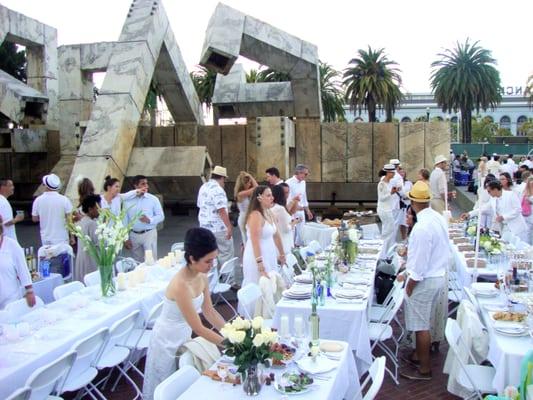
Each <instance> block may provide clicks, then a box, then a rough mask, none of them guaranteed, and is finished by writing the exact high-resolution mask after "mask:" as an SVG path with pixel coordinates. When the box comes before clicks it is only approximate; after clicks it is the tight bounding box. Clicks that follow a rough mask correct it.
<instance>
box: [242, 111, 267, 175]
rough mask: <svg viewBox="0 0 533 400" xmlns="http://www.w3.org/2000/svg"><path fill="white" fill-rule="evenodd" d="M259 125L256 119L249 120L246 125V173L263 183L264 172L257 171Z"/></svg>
mask: <svg viewBox="0 0 533 400" xmlns="http://www.w3.org/2000/svg"><path fill="white" fill-rule="evenodd" d="M256 129H257V123H256V120H255V118H248V121H247V124H246V171H248V172H249V173H250V174H252V175H253V176H255V177H256V178H257V179H258V180H259V181H261V176H262V174H263V173H264V171H260V170H258V169H257V142H256V141H257V131H256Z"/></svg>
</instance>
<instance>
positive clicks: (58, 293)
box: [53, 281, 85, 300]
mask: <svg viewBox="0 0 533 400" xmlns="http://www.w3.org/2000/svg"><path fill="white" fill-rule="evenodd" d="M83 288H85V285H84V284H83V283H81V282H80V281H72V282H69V283H65V284H63V285H60V286H56V287H55V288H54V292H53V293H54V300H59V299H61V298H63V297H65V296H68V295H69V294H71V293H74V292H78V291H80V290H82V289H83Z"/></svg>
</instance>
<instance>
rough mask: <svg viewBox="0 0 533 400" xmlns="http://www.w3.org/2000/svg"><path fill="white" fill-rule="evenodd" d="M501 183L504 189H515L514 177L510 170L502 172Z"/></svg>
mask: <svg viewBox="0 0 533 400" xmlns="http://www.w3.org/2000/svg"><path fill="white" fill-rule="evenodd" d="M500 183H501V184H502V189H503V190H508V191H513V178H511V175H510V174H509V173H508V172H502V173H500Z"/></svg>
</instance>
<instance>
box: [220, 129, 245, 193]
mask: <svg viewBox="0 0 533 400" xmlns="http://www.w3.org/2000/svg"><path fill="white" fill-rule="evenodd" d="M220 133H221V139H222V166H224V167H225V168H227V170H228V176H229V180H230V181H232V182H235V179H236V178H237V175H239V172H240V171H244V170H245V169H246V131H245V128H244V125H221V126H220Z"/></svg>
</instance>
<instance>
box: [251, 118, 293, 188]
mask: <svg viewBox="0 0 533 400" xmlns="http://www.w3.org/2000/svg"><path fill="white" fill-rule="evenodd" d="M293 124H294V123H293V122H292V121H291V120H290V119H289V118H287V117H261V118H257V119H256V133H255V157H256V162H257V177H258V179H259V180H262V179H263V177H264V174H265V170H266V169H267V168H270V167H276V168H278V169H279V172H280V175H281V176H282V177H285V176H290V174H291V172H292V171H290V169H289V143H288V141H287V136H286V132H287V131H289V130H291V129H292V130H293V129H294V127H293V126H292V125H293Z"/></svg>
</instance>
